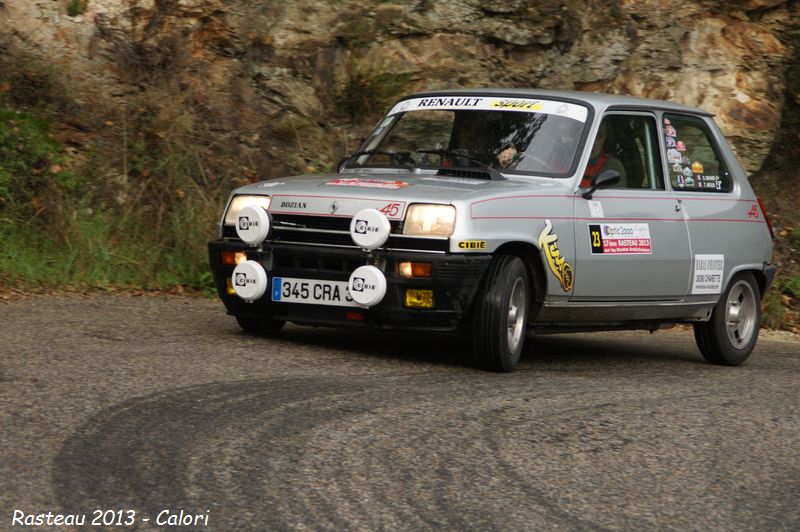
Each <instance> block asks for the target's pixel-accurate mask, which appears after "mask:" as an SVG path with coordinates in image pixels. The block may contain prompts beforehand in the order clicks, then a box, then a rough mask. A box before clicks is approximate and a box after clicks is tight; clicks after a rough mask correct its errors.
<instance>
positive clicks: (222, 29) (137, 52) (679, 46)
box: [0, 0, 800, 176]
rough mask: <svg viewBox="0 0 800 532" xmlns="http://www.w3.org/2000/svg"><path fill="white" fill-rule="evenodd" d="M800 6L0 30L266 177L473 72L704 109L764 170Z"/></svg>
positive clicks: (365, 5) (511, 6)
mask: <svg viewBox="0 0 800 532" xmlns="http://www.w3.org/2000/svg"><path fill="white" fill-rule="evenodd" d="M70 15H72V16H70ZM799 20H800V5H799V4H798V2H796V1H780V0H743V1H741V2H737V3H730V2H723V1H713V0H706V1H701V2H691V1H684V0H669V1H667V0H649V1H644V2H641V1H632V0H567V1H564V2H556V1H549V0H542V1H538V2H529V1H528V2H526V1H523V0H508V1H498V0H442V1H433V0H411V1H399V0H398V1H397V2H395V3H386V2H378V1H369V0H366V1H359V2H354V1H333V0H330V1H328V2H325V1H321V0H299V1H295V2H279V1H273V0H265V1H258V0H249V1H248V0H119V1H112V0H84V1H82V2H81V1H76V0H71V1H67V0H0V39H2V40H4V41H6V42H10V43H11V44H13V45H14V46H16V47H19V48H21V49H24V50H27V51H29V52H33V53H36V54H38V55H39V56H41V57H45V58H47V60H48V61H51V62H52V63H53V64H55V65H58V67H59V68H62V69H63V71H64V72H65V75H68V76H70V77H71V78H73V82H74V83H76V84H79V85H80V86H82V90H81V91H80V94H81V95H82V96H81V98H83V99H84V100H85V103H90V102H93V101H105V102H108V101H112V102H113V101H119V100H120V99H128V98H141V97H142V95H145V97H147V95H150V96H151V98H152V99H153V100H155V101H158V102H160V105H162V107H163V110H164V113H165V115H167V116H169V117H172V118H174V117H175V116H177V115H179V114H180V110H181V109H182V108H185V107H187V106H189V107H191V108H192V109H195V110H196V111H197V112H199V113H200V115H201V116H202V122H203V124H204V125H205V126H206V127H207V128H208V129H209V130H210V131H213V132H214V134H215V135H219V137H220V138H224V139H226V140H225V143H226V146H229V147H233V148H234V149H235V150H236V151H237V154H238V156H241V157H246V158H250V160H253V161H255V163H254V166H256V167H257V170H258V172H259V173H260V174H261V175H262V176H263V175H264V174H266V176H274V175H280V174H282V173H284V172H290V171H303V170H306V169H308V167H309V166H310V167H312V168H313V167H316V166H319V165H321V164H330V162H332V161H334V160H336V158H338V157H339V156H341V155H343V154H344V153H345V152H346V151H347V150H352V149H353V148H354V147H355V146H356V143H357V142H358V140H359V138H360V137H361V136H363V134H364V133H365V131H366V130H368V129H369V127H370V126H371V125H372V124H374V122H375V121H376V120H377V119H378V117H379V116H380V114H381V112H382V111H383V109H384V107H385V106H386V105H387V104H388V103H389V102H390V101H391V100H392V99H394V98H396V97H397V96H399V95H401V94H403V93H407V92H410V91H416V90H422V89H431V88H447V87H476V86H502V87H542V88H556V89H576V90H586V91H605V92H613V93H620V94H631V95H638V96H646V97H653V98H664V99H669V100H672V101H676V102H681V103H686V104H690V105H696V106H699V107H702V108H705V109H707V110H710V111H712V112H714V113H716V114H717V116H718V120H719V123H720V125H721V127H722V129H723V131H724V132H725V133H726V135H728V136H729V138H730V139H731V140H732V141H733V144H734V146H735V149H736V151H737V153H738V155H739V157H740V159H741V160H742V162H743V163H744V165H745V166H746V168H747V169H748V170H750V171H757V170H758V169H759V168H761V167H762V165H763V164H764V162H765V158H767V156H768V154H769V152H770V149H771V148H772V147H773V141H774V139H775V137H776V133H777V131H778V130H779V127H780V124H781V112H782V109H783V107H784V100H785V97H786V95H787V93H788V94H789V95H790V97H795V98H800V96H798V94H797V93H796V92H794V89H791V88H790V90H787V87H786V86H785V79H786V76H785V73H786V69H787V67H789V66H790V58H791V57H793V55H792V54H793V53H794V51H793V50H792V36H793V35H794V34H795V33H796V31H797V28H798V21H799ZM798 101H800V100H798ZM165 120H166V118H165Z"/></svg>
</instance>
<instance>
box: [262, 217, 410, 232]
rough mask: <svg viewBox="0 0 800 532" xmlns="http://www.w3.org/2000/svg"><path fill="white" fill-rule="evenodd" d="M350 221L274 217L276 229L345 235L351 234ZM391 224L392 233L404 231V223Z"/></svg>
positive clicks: (326, 218) (342, 218)
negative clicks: (337, 232)
mask: <svg viewBox="0 0 800 532" xmlns="http://www.w3.org/2000/svg"><path fill="white" fill-rule="evenodd" d="M350 220H351V218H346V217H333V216H305V215H302V214H273V215H272V223H273V224H274V226H275V228H279V227H287V228H297V229H322V230H323V231H344V232H345V233H349V232H350ZM389 223H390V224H391V225H392V233H400V232H401V231H402V227H401V223H402V222H399V221H397V220H393V221H390V222H389Z"/></svg>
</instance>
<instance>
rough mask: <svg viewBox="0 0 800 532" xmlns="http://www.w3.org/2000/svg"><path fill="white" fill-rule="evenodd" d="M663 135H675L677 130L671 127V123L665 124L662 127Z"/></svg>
mask: <svg viewBox="0 0 800 532" xmlns="http://www.w3.org/2000/svg"><path fill="white" fill-rule="evenodd" d="M664 135H666V136H667V137H677V136H678V132H677V131H675V128H674V127H672V126H671V125H667V127H665V128H664Z"/></svg>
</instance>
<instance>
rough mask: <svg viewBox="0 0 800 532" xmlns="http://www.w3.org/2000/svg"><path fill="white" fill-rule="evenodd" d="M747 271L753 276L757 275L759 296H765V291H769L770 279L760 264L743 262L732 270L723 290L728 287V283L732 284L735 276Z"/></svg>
mask: <svg viewBox="0 0 800 532" xmlns="http://www.w3.org/2000/svg"><path fill="white" fill-rule="evenodd" d="M745 272H749V273H752V274H753V277H755V279H756V284H757V285H758V291H759V296H761V297H763V296H764V292H766V291H767V285H768V281H767V276H766V275H764V271H763V269H762V266H761V265H760V264H743V265H740V266H738V267H737V268H734V269H733V270H731V273H730V275H729V276H728V279H727V280H726V282H725V286H724V289H723V290H722V292H725V289H727V288H728V285H730V284H731V281H732V280H733V278H734V277H736V276H737V275H738V274H740V273H745Z"/></svg>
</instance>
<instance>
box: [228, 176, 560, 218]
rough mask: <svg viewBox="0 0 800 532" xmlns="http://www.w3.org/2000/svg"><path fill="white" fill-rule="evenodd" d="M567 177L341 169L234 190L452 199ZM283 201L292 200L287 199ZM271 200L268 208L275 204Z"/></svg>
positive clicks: (550, 185)
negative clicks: (499, 177)
mask: <svg viewBox="0 0 800 532" xmlns="http://www.w3.org/2000/svg"><path fill="white" fill-rule="evenodd" d="M569 184H570V180H568V179H551V178H535V177H523V178H516V177H509V178H508V179H506V180H487V179H472V178H465V177H451V176H440V175H436V174H435V173H433V172H413V173H409V172H404V171H394V172H387V171H371V172H363V171H360V172H354V171H345V172H342V173H339V174H321V175H302V176H293V177H286V178H280V179H273V180H270V181H263V182H261V183H254V184H252V185H247V186H244V187H242V188H239V189H237V190H236V191H234V193H235V194H264V195H270V196H272V197H273V198H274V200H277V199H279V198H293V197H308V198H320V199H330V200H335V199H345V200H346V199H362V200H370V199H373V200H382V201H402V202H404V203H409V204H410V203H420V202H422V203H454V202H457V201H458V200H469V201H473V200H479V199H483V198H487V197H498V196H505V195H507V194H509V195H511V194H518V193H520V192H523V191H524V193H526V194H534V195H535V194H537V193H541V194H553V193H559V194H564V193H569V192H570V191H571V189H569V188H568V185H569ZM287 201H292V200H291V199H287ZM279 205H280V204H279V203H276V202H275V201H273V207H271V208H270V210H273V208H275V207H279Z"/></svg>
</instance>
